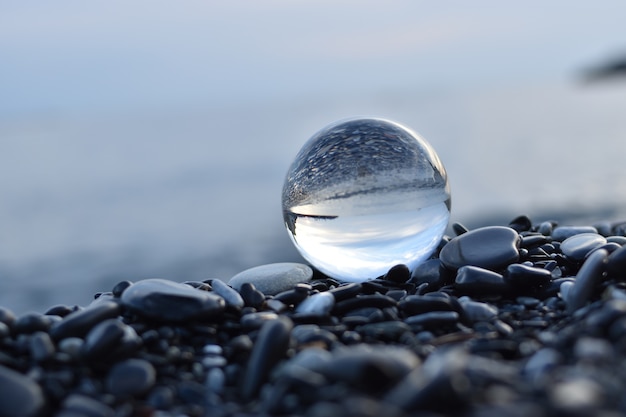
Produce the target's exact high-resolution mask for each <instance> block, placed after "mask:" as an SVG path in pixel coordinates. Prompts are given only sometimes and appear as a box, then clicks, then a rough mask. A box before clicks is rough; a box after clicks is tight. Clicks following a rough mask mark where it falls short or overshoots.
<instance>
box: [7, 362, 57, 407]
mask: <svg viewBox="0 0 626 417" xmlns="http://www.w3.org/2000/svg"><path fill="white" fill-rule="evenodd" d="M0 387H2V389H0V416H1V417H14V416H23V417H35V416H40V415H42V414H43V411H44V408H45V406H46V399H45V397H44V395H43V392H42V390H41V388H40V387H39V385H38V384H37V383H36V382H35V381H33V380H32V379H31V378H28V377H27V376H25V375H22V374H20V373H18V372H15V371H14V370H12V369H9V368H6V367H4V366H2V365H0Z"/></svg>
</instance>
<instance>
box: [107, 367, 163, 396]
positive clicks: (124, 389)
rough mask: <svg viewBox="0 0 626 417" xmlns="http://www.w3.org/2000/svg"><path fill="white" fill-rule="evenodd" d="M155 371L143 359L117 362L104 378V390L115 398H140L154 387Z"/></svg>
mask: <svg viewBox="0 0 626 417" xmlns="http://www.w3.org/2000/svg"><path fill="white" fill-rule="evenodd" d="M155 380H156V371H155V369H154V367H153V366H152V364H150V362H148V361H146V360H143V359H128V360H125V361H123V362H118V363H117V364H116V365H115V366H113V368H111V370H110V371H109V373H108V375H107V377H106V389H107V391H108V392H110V393H111V394H113V395H116V396H122V397H123V396H131V397H134V396H140V395H143V394H145V393H147V392H148V391H149V390H150V388H152V386H153V385H154V383H155Z"/></svg>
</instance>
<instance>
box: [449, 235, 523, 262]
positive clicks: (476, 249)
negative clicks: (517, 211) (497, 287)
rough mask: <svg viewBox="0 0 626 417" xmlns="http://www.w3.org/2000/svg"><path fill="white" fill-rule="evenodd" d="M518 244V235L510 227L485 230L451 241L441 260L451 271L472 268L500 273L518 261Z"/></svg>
mask: <svg viewBox="0 0 626 417" xmlns="http://www.w3.org/2000/svg"><path fill="white" fill-rule="evenodd" d="M519 243H520V236H519V234H518V233H517V232H516V231H515V230H513V229H511V228H509V227H502V226H489V227H483V228H480V229H475V230H472V231H471V232H467V233H465V234H463V235H461V236H457V237H455V238H454V239H452V240H450V242H448V243H447V244H446V245H445V246H444V247H443V249H442V250H441V253H440V254H439V259H441V262H442V263H443V264H444V265H445V266H446V267H447V268H449V269H452V270H457V269H459V268H461V267H462V266H465V265H472V266H478V267H481V268H485V269H490V270H493V271H498V270H501V269H503V268H505V267H506V266H507V265H509V264H511V263H514V262H517V261H518V260H519V251H518V248H519Z"/></svg>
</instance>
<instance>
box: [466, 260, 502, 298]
mask: <svg viewBox="0 0 626 417" xmlns="http://www.w3.org/2000/svg"><path fill="white" fill-rule="evenodd" d="M454 286H455V288H456V289H457V290H458V291H460V292H461V293H463V294H476V295H494V294H495V295H502V294H505V293H506V292H507V291H508V290H509V286H508V285H507V284H506V282H505V281H504V278H503V276H502V275H500V274H498V273H496V272H493V271H489V270H487V269H483V268H479V267H476V266H463V267H461V268H460V269H459V270H458V271H457V274H456V279H455V281H454Z"/></svg>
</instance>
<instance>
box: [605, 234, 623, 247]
mask: <svg viewBox="0 0 626 417" xmlns="http://www.w3.org/2000/svg"><path fill="white" fill-rule="evenodd" d="M606 241H607V242H609V243H617V244H618V245H620V246H626V236H609V237H607V238H606Z"/></svg>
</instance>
